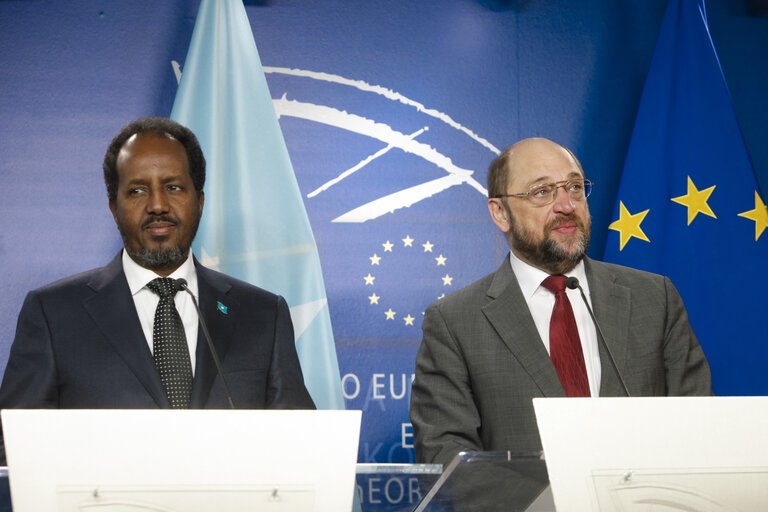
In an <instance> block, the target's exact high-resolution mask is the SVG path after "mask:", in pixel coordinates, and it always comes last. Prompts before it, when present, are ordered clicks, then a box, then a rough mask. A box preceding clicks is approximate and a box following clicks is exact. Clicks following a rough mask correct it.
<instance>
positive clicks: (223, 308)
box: [216, 302, 229, 315]
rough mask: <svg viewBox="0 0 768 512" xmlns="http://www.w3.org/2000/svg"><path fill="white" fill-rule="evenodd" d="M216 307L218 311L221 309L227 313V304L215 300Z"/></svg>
mask: <svg viewBox="0 0 768 512" xmlns="http://www.w3.org/2000/svg"><path fill="white" fill-rule="evenodd" d="M216 309H218V310H219V311H221V312H222V313H224V314H225V315H228V314H229V308H228V307H227V306H225V305H224V304H222V303H221V302H217V303H216Z"/></svg>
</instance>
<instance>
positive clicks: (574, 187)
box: [568, 182, 584, 192]
mask: <svg viewBox="0 0 768 512" xmlns="http://www.w3.org/2000/svg"><path fill="white" fill-rule="evenodd" d="M568 188H569V190H571V191H573V192H581V191H582V190H583V189H584V184H583V183H581V182H575V183H571V184H570V186H569V187H568Z"/></svg>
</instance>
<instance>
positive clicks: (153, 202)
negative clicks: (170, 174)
mask: <svg viewBox="0 0 768 512" xmlns="http://www.w3.org/2000/svg"><path fill="white" fill-rule="evenodd" d="M147 212H149V213H154V214H159V213H167V212H168V195H167V194H166V193H165V191H163V190H157V191H152V192H151V193H150V196H149V202H148V203H147Z"/></svg>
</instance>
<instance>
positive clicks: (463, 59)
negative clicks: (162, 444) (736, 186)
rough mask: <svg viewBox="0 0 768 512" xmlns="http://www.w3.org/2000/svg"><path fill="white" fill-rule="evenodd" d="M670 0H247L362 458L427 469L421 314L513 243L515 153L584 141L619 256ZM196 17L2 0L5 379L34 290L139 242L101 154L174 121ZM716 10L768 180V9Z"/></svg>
mask: <svg viewBox="0 0 768 512" xmlns="http://www.w3.org/2000/svg"><path fill="white" fill-rule="evenodd" d="M665 8H666V1H665V0H643V1H630V0H627V1H621V2H617V1H615V0H589V1H581V2H573V1H568V0H541V1H533V0H528V1H524V0H520V1H502V0H422V1H420V2H410V1H406V0H402V1H394V0H393V1H387V2H373V1H356V2H352V1H342V0H326V1H323V2H315V1H313V0H272V1H262V2H246V9H247V13H248V16H249V19H250V23H251V26H252V28H253V33H254V38H255V41H256V45H257V47H258V50H259V53H260V56H261V60H262V64H263V65H264V68H265V71H266V76H267V81H268V84H269V87H270V90H271V94H272V97H273V99H274V100H275V108H276V111H277V113H278V115H279V117H280V124H281V127H282V129H283V133H284V136H285V140H286V144H287V147H288V151H289V153H290V157H291V160H292V162H293V168H294V170H295V172H296V176H297V179H298V183H299V187H300V190H301V193H302V196H303V198H304V203H305V206H306V209H307V212H308V214H309V218H310V222H311V224H312V228H313V231H314V235H315V239H316V241H317V244H318V247H319V251H320V258H321V262H322V265H323V273H324V278H325V284H326V289H327V296H328V301H329V307H330V312H331V320H332V324H333V329H334V333H335V337H336V344H337V351H338V356H339V363H340V369H341V375H342V384H343V389H344V394H345V398H346V401H347V406H348V407H350V408H360V409H362V410H363V411H364V415H363V435H362V439H361V445H360V461H363V462H374V461H376V462H391V461H411V460H413V450H412V448H411V445H412V431H411V428H410V424H409V423H408V421H409V420H408V401H409V399H410V383H411V379H412V374H413V367H414V364H413V363H414V357H415V354H416V350H417V348H418V343H419V341H420V337H421V331H420V325H421V318H422V312H423V311H424V308H425V307H426V305H427V304H429V303H430V302H432V301H434V300H436V299H437V298H438V297H439V296H441V295H442V294H443V293H449V292H451V291H453V290H456V289H458V288H460V287H462V286H465V285H467V284H469V283H470V282H472V281H474V280H475V279H478V278H479V277H481V276H483V275H485V274H487V273H489V272H492V271H493V270H494V269H495V268H496V267H497V266H498V264H499V263H500V262H501V260H502V259H503V257H504V256H505V255H506V252H507V246H506V242H505V240H504V239H503V237H502V236H500V235H499V234H497V233H496V232H495V228H494V227H493V225H492V223H491V222H490V221H489V219H488V213H487V209H486V206H485V201H486V200H485V196H484V187H485V172H486V169H487V166H488V164H489V163H490V161H491V160H492V159H493V158H494V157H495V154H496V152H497V151H498V150H500V149H503V148H504V147H506V146H507V145H509V144H511V143H513V142H515V141H517V140H518V139H520V138H523V137H529V136H535V135H540V136H546V137H549V138H552V139H554V140H557V141H559V142H561V143H563V144H564V145H566V146H568V147H570V148H572V149H573V151H574V152H575V153H576V154H577V156H579V158H580V159H581V161H582V163H583V166H584V168H585V170H586V173H587V176H588V177H590V178H591V179H592V180H594V181H595V183H596V188H595V192H594V193H593V195H592V196H591V197H590V207H591V210H592V215H593V241H592V247H591V249H590V253H591V254H593V255H595V256H598V257H599V256H601V255H602V252H603V248H604V246H605V241H606V236H607V233H608V225H609V224H610V222H611V221H612V220H613V219H612V218H611V216H612V214H613V209H614V205H615V204H616V200H617V190H618V186H619V180H620V175H621V170H622V168H623V166H624V161H625V157H626V154H627V148H628V146H629V141H630V137H631V134H632V128H633V125H634V121H635V115H636V112H637V108H638V103H639V100H640V95H641V92H642V88H643V83H644V80H645V77H646V74H647V71H648V68H649V65H650V61H651V56H652V53H653V50H654V46H655V42H656V37H657V35H658V33H659V27H660V24H661V19H662V16H663V14H664V10H665ZM196 14H197V2H188V1H185V0H166V1H163V2H154V1H152V0H131V1H128V0H113V1H96V0H90V1H85V0H83V1H70V2H58V1H54V0H39V1H36V2H24V1H8V0H5V1H0V69H2V72H0V93H1V94H0V191H1V193H2V199H0V268H1V269H2V277H0V290H2V293H1V294H0V370H2V368H4V366H5V362H6V359H7V353H8V349H9V346H10V343H11V341H12V339H13V332H14V329H15V323H16V316H17V314H18V311H19V308H20V306H21V303H22V300H23V297H24V295H25V293H26V292H27V291H28V290H30V289H32V288H35V287H38V286H41V285H43V284H45V283H48V282H50V281H52V280H54V279H57V278H60V277H63V276H65V275H68V274H72V273H74V272H78V271H81V270H85V269H88V268H92V267H96V266H100V265H102V264H104V263H105V262H106V261H108V259H109V258H110V257H111V256H112V255H114V253H115V252H116V251H117V250H118V249H119V247H120V245H121V244H120V239H119V236H118V234H117V230H116V229H115V227H114V223H113V221H112V218H111V215H110V214H109V210H108V208H107V197H106V193H105V191H104V185H103V182H102V177H101V161H102V158H103V154H104V151H105V149H106V146H107V144H108V142H109V140H110V139H111V137H112V136H113V135H114V134H115V133H116V132H117V131H118V130H119V129H120V127H121V126H122V125H124V124H125V123H126V122H127V121H129V120H131V119H134V118H137V117H141V116H145V115H169V114H170V110H171V105H172V103H173V99H174V97H175V94H176V90H177V79H178V74H177V72H178V69H179V67H180V66H182V65H183V63H184V59H185V57H186V54H187V49H188V45H189V41H190V37H191V32H192V27H193V25H194V21H195V16H196ZM708 16H709V22H710V27H711V30H712V36H713V39H714V42H715V46H716V47H717V50H718V52H719V55H720V58H721V61H722V64H723V68H724V71H725V76H726V78H727V80H728V84H729V86H730V89H731V92H732V94H733V100H734V104H735V107H736V114H737V118H738V120H739V122H740V124H741V128H742V131H743V133H744V136H745V140H746V143H747V148H748V150H749V152H750V156H751V158H752V161H753V163H754V167H755V170H756V173H757V176H758V180H759V181H760V182H761V183H762V189H763V190H768V188H767V186H768V145H766V144H765V143H764V141H765V140H766V135H768V129H767V128H766V127H767V126H768V102H766V101H765V100H764V95H765V91H766V90H768V87H766V86H768V61H766V59H765V54H766V49H768V18H767V17H766V9H765V7H764V4H762V3H761V2H757V1H749V0H744V1H736V0H733V1H725V0H712V1H710V2H709V4H708ZM279 221H280V219H275V222H279ZM684 298H685V297H684ZM694 327H695V326H694ZM762 341H765V340H762ZM733 372H734V375H738V368H733Z"/></svg>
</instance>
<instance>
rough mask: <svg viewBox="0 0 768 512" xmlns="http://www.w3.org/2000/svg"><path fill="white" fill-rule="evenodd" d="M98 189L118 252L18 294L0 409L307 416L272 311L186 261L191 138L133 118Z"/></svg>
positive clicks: (285, 330)
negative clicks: (119, 242) (298, 412)
mask: <svg viewBox="0 0 768 512" xmlns="http://www.w3.org/2000/svg"><path fill="white" fill-rule="evenodd" d="M104 179H105V182H106V185H107V196H108V198H109V207H110V210H111V211H112V215H113V217H114V219H115V222H116V224H117V227H118V229H119V231H120V234H121V235H122V237H123V242H124V247H123V250H122V251H120V253H118V254H117V256H115V258H114V259H113V260H112V261H111V262H110V263H109V264H108V265H107V266H105V267H103V268H98V269H94V270H90V271H87V272H84V273H82V274H79V275H76V276H72V277H69V278H66V279H64V280H61V281H59V282H56V283H53V284H51V285H48V286H45V287H43V288H40V289H38V290H34V291H32V292H30V293H29V294H28V295H27V298H26V300H25V301H24V305H23V306H22V309H21V313H19V321H18V326H17V329H16V338H15V339H14V342H13V345H12V347H11V354H10V357H9V359H8V366H7V367H6V371H5V375H4V377H3V382H2V386H1V387H0V408H27V409H35V408H61V409H102V408H104V409H107V408H117V409H156V408H163V409H164V408H171V407H173V408H194V409H221V408H229V407H230V406H231V403H233V404H234V407H236V408H241V409H314V408H315V406H314V403H313V401H312V398H311V397H310V396H309V393H308V392H307V389H306V388H305V386H304V379H303V377H302V372H301V368H300V366H299V360H298V356H297V354H296V347H295V343H294V336H293V327H292V324H291V319H290V314H289V311H288V306H287V305H286V303H285V300H283V298H282V297H279V296H278V295H275V294H273V293H270V292H268V291H266V290H262V289H260V288H257V287H255V286H252V285H250V284H248V283H244V282H242V281H239V280H237V279H234V278H232V277H229V276H226V275H224V274H221V273H219V272H216V271H214V270H211V269H208V268H206V267H204V266H202V265H200V263H199V262H198V261H197V260H196V259H195V258H194V256H193V255H192V251H191V250H190V245H191V243H192V240H193V239H194V237H195V233H196V232H197V227H198V224H199V221H200V217H201V216H202V213H203V201H204V194H203V184H204V182H205V158H204V157H203V153H202V150H201V149H200V145H199V144H198V141H197V138H196V137H195V135H194V134H193V133H192V132H191V131H190V130H188V129H187V128H185V127H183V126H181V125H179V124H178V123H175V122H173V121H171V120H170V119H164V118H146V119H140V120H137V121H134V122H132V123H130V124H128V125H127V126H126V127H125V128H123V130H122V131H121V132H120V133H119V134H118V135H117V136H116V137H115V138H114V139H113V141H112V143H111V144H110V147H109V149H108V150H107V154H106V156H105V158H104ZM180 280H184V281H185V282H186V284H185V287H186V288H187V289H188V290H189V291H190V292H191V295H194V296H196V297H197V298H198V299H197V300H198V302H199V305H200V310H201V313H200V314H201V317H202V318H203V319H204V320H205V324H206V325H207V326H208V330H209V332H210V334H211V338H212V343H213V345H214V346H215V348H216V352H217V354H218V357H219V358H220V360H221V366H222V372H221V373H222V375H224V379H226V382H227V383H228V384H229V386H228V388H229V389H230V390H231V400H232V402H230V400H229V398H228V395H229V392H228V391H227V389H226V388H227V386H226V385H225V384H224V382H223V380H222V377H221V375H219V373H218V372H217V368H216V365H215V364H214V363H215V361H214V355H213V353H212V352H211V350H210V349H209V347H208V344H207V343H206V339H205V338H204V333H203V332H202V330H201V329H198V316H197V313H196V310H195V307H194V303H193V301H192V299H191V297H190V293H187V291H186V290H182V289H181V286H180ZM153 283H163V286H168V288H167V289H160V288H157V287H156V286H155V285H154V284H153ZM158 286H159V285H158ZM161 292H162V293H161ZM163 301H166V302H165V305H164V306H163V307H161V304H163ZM169 319H170V320H169ZM4 460H5V453H4V450H3V445H2V443H0V463H2V462H4Z"/></svg>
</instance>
